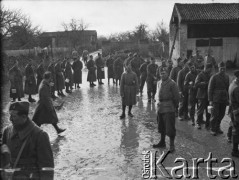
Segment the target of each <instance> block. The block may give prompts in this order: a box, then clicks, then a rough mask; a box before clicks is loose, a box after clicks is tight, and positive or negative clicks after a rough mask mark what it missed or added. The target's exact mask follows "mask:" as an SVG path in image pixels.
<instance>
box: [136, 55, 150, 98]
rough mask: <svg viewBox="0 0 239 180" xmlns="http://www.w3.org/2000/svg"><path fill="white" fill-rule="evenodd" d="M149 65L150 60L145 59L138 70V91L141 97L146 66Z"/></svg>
mask: <svg viewBox="0 0 239 180" xmlns="http://www.w3.org/2000/svg"><path fill="white" fill-rule="evenodd" d="M149 63H150V60H149V59H148V58H147V59H146V62H144V63H143V64H142V65H141V66H140V68H139V71H140V88H139V91H140V94H141V95H142V93H143V89H144V84H145V81H146V79H147V66H148V65H149Z"/></svg>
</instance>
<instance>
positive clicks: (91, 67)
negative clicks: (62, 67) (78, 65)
mask: <svg viewBox="0 0 239 180" xmlns="http://www.w3.org/2000/svg"><path fill="white" fill-rule="evenodd" d="M87 69H88V75H87V81H88V82H90V87H94V86H96V85H95V84H94V82H95V81H96V73H95V70H96V66H95V62H94V60H93V56H92V55H90V60H89V61H88V62H87Z"/></svg>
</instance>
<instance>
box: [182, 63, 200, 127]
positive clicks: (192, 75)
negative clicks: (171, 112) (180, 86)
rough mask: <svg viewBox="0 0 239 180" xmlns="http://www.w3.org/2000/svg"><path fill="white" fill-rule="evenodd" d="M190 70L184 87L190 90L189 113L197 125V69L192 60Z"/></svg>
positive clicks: (189, 64)
mask: <svg viewBox="0 0 239 180" xmlns="http://www.w3.org/2000/svg"><path fill="white" fill-rule="evenodd" d="M188 66H189V69H190V71H189V72H188V73H187V75H186V77H185V80H184V87H185V90H188V105H189V106H188V108H189V115H190V119H191V121H192V125H193V126H194V125H195V119H194V116H195V106H196V103H197V99H196V93H197V91H196V87H195V80H196V77H197V70H196V68H195V65H194V64H193V63H192V62H189V63H188Z"/></svg>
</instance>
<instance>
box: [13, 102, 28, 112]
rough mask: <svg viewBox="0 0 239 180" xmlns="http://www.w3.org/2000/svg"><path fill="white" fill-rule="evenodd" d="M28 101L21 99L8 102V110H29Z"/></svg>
mask: <svg viewBox="0 0 239 180" xmlns="http://www.w3.org/2000/svg"><path fill="white" fill-rule="evenodd" d="M29 106H30V104H29V102H27V101H22V102H13V103H11V104H10V107H9V110H15V111H26V112H27V113H28V112H29Z"/></svg>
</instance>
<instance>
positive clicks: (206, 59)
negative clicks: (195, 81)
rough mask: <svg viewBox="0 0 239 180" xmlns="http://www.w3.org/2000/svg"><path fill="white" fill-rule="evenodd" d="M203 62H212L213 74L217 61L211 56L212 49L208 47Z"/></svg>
mask: <svg viewBox="0 0 239 180" xmlns="http://www.w3.org/2000/svg"><path fill="white" fill-rule="evenodd" d="M204 64H212V67H213V71H212V72H213V74H214V73H215V72H216V70H217V62H216V60H215V58H214V57H213V56H212V50H211V49H210V48H209V49H208V53H207V56H205V59H204Z"/></svg>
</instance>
